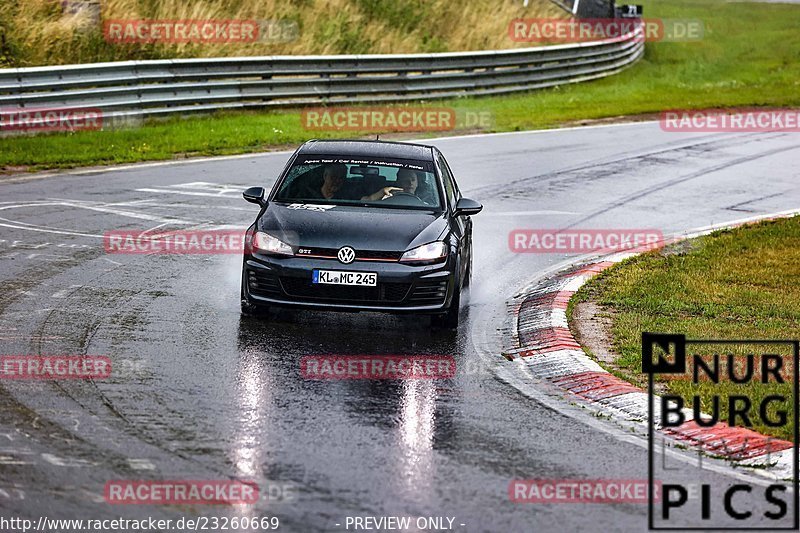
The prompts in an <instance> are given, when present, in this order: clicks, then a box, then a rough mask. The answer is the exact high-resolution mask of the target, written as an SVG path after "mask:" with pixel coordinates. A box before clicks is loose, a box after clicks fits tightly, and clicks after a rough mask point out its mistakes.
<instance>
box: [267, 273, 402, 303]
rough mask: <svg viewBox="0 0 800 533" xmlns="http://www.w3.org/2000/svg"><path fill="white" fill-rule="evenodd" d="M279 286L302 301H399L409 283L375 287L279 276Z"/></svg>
mask: <svg viewBox="0 0 800 533" xmlns="http://www.w3.org/2000/svg"><path fill="white" fill-rule="evenodd" d="M280 282H281V286H282V287H283V290H284V291H285V292H286V294H287V295H288V296H291V297H293V298H298V299H300V300H303V301H340V302H342V303H348V302H376V303H379V302H400V301H402V300H403V298H405V297H406V294H407V293H408V289H409V288H410V287H411V284H410V283H378V285H377V286H375V287H358V286H352V285H325V284H321V283H311V280H310V279H307V278H293V277H288V276H281V278H280Z"/></svg>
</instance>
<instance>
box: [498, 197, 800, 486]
mask: <svg viewBox="0 0 800 533" xmlns="http://www.w3.org/2000/svg"><path fill="white" fill-rule="evenodd" d="M797 213H798V210H792V211H787V212H782V213H776V214H772V215H768V216H763V217H755V218H751V219H746V220H742V221H737V222H734V223H729V224H725V225H719V226H713V227H709V228H704V229H702V230H698V231H696V232H693V233H690V234H686V235H682V236H678V237H672V238H669V239H665V240H664V241H663V242H660V243H657V244H655V245H651V246H649V247H646V248H638V249H631V250H626V251H624V252H611V253H606V254H602V253H601V254H600V255H599V256H596V257H595V258H594V259H592V260H590V261H588V262H587V261H585V262H582V263H581V264H579V265H578V266H572V267H569V268H567V269H565V270H562V271H561V272H559V273H557V274H555V275H553V276H550V277H548V278H545V279H542V280H539V281H537V282H535V283H534V284H532V285H529V286H528V287H526V288H525V289H524V290H523V291H521V293H519V294H518V296H517V297H516V298H515V300H514V301H513V302H511V303H510V305H509V308H510V310H511V312H512V313H513V315H514V319H515V325H514V327H513V328H512V330H511V336H512V339H513V346H514V348H512V349H507V350H506V351H505V352H504V353H505V355H506V357H507V358H508V359H511V360H512V361H513V362H514V363H516V364H519V365H523V366H524V370H525V373H526V374H527V375H529V376H530V377H532V378H534V379H538V380H544V381H547V382H550V383H552V384H553V385H555V386H556V387H558V388H560V389H561V390H562V391H564V392H566V393H567V394H568V395H569V396H572V397H574V398H576V399H579V400H580V401H581V402H582V403H583V404H584V405H587V406H589V407H590V408H594V409H595V410H597V411H598V412H601V413H603V414H604V415H607V416H610V417H611V418H612V419H616V420H621V421H625V422H634V423H636V424H641V425H645V426H646V424H647V421H648V396H647V393H646V392H645V391H643V390H641V389H640V388H638V387H636V386H634V385H632V384H630V383H628V382H627V381H624V380H622V379H620V378H618V377H616V376H614V375H612V374H611V373H609V372H608V371H606V370H604V369H603V368H602V367H601V366H600V365H599V364H597V362H595V361H594V360H592V359H591V358H589V357H588V356H587V355H586V353H584V351H583V350H582V348H581V346H580V344H579V343H578V342H577V341H576V340H575V337H574V336H573V335H572V333H571V332H570V330H569V327H568V324H567V314H566V310H567V305H568V303H569V301H570V299H571V298H572V296H573V295H574V294H575V292H577V290H578V289H579V288H580V287H581V286H583V285H584V284H585V283H586V282H587V281H588V280H589V279H591V278H592V277H593V276H596V275H597V274H599V273H600V272H602V271H603V270H605V269H607V268H609V267H611V266H613V265H615V264H616V263H619V262H621V261H623V260H624V259H627V258H629V257H633V256H635V255H638V254H641V253H644V252H646V251H649V250H652V249H655V248H661V247H663V246H665V245H667V244H672V243H675V242H679V241H682V240H686V239H689V238H694V237H699V236H702V235H706V234H708V233H711V232H712V231H716V230H718V229H725V228H733V227H738V226H741V225H745V224H748V223H752V222H756V221H760V220H769V219H776V218H785V217H789V216H793V215H795V214H797ZM656 398H657V397H656ZM656 404H658V402H657V401H656ZM684 415H685V417H686V418H685V420H686V422H684V423H683V424H682V425H680V426H678V427H670V428H663V427H662V425H661V423H660V420H659V415H658V413H654V423H655V429H656V431H657V432H658V433H659V434H660V435H662V436H665V437H666V438H667V439H669V440H670V441H673V442H675V443H677V444H680V445H682V446H684V447H688V448H693V449H697V450H698V451H700V450H702V451H703V452H705V453H707V454H709V455H711V456H715V457H722V458H724V459H726V460H728V461H731V462H735V464H736V465H738V466H751V467H758V472H759V473H761V474H764V475H767V476H769V477H774V478H777V479H790V478H792V476H793V461H794V460H795V457H794V450H793V446H792V443H791V442H788V441H785V440H778V439H775V438H773V437H767V436H765V435H761V434H759V433H757V432H755V431H751V430H748V429H746V428H739V427H728V426H726V425H725V424H723V423H719V424H716V425H715V426H714V427H711V428H706V427H701V426H698V425H697V424H696V423H695V422H694V420H693V418H694V417H693V413H692V410H691V409H684Z"/></svg>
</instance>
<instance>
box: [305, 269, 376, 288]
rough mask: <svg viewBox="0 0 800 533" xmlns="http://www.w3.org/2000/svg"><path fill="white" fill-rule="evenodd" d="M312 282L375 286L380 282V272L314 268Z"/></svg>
mask: <svg viewBox="0 0 800 533" xmlns="http://www.w3.org/2000/svg"><path fill="white" fill-rule="evenodd" d="M311 282H312V283H322V284H326V285H360V286H362V287H375V286H376V285H377V284H378V274H377V273H375V272H341V271H338V270H314V271H312V273H311Z"/></svg>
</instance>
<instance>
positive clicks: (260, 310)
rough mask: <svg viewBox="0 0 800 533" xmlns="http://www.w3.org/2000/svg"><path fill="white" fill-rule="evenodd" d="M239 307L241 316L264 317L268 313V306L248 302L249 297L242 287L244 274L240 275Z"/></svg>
mask: <svg viewBox="0 0 800 533" xmlns="http://www.w3.org/2000/svg"><path fill="white" fill-rule="evenodd" d="M241 307H242V316H246V317H258V318H264V317H265V316H267V315H268V314H269V308H268V307H265V306H263V305H256V304H254V303H251V302H250V299H249V298H248V297H247V292H246V291H245V288H244V276H242V290H241Z"/></svg>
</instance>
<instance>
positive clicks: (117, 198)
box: [0, 123, 800, 531]
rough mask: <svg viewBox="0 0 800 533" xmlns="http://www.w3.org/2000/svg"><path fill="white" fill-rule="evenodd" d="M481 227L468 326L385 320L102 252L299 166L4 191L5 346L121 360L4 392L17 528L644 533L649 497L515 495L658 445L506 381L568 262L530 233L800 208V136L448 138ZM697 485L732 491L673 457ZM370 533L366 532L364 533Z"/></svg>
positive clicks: (114, 173) (615, 133) (217, 216)
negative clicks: (376, 366) (520, 481)
mask: <svg viewBox="0 0 800 533" xmlns="http://www.w3.org/2000/svg"><path fill="white" fill-rule="evenodd" d="M434 143H435V144H436V145H437V146H439V147H440V149H441V150H442V151H443V152H444V154H445V156H446V157H447V158H448V160H449V162H450V164H451V166H452V167H453V170H454V171H455V174H456V178H457V180H458V182H459V184H460V187H461V190H462V193H463V194H464V195H465V196H468V197H471V198H474V199H476V200H478V201H481V202H482V203H483V204H484V205H485V209H484V212H483V213H481V214H480V215H478V216H476V217H474V223H475V230H474V231H475V234H474V242H475V263H474V265H475V267H474V278H473V288H472V290H471V294H470V297H469V302H468V303H467V304H465V305H466V306H467V316H466V320H465V321H464V323H463V324H462V326H461V328H460V329H459V331H458V333H457V334H456V335H454V336H453V335H448V334H445V333H434V332H431V331H429V328H428V324H427V322H425V321H424V320H416V319H414V318H411V317H400V318H398V317H391V316H384V315H377V314H366V313H365V314H341V315H339V314H332V315H331V314H320V313H315V312H301V313H296V314H289V313H284V314H281V315H279V316H278V317H277V320H275V321H274V322H268V323H264V322H259V321H253V320H243V319H242V318H240V314H239V282H240V265H241V259H240V257H238V256H236V255H215V256H168V255H157V256H127V255H107V254H105V253H104V252H103V248H102V239H101V236H102V234H103V233H104V232H106V231H109V230H116V229H148V228H155V227H160V228H166V229H188V228H201V227H226V226H231V227H233V226H246V225H248V224H249V223H250V222H251V221H252V219H253V217H254V216H255V215H256V213H257V209H256V208H255V206H252V205H250V204H247V203H245V202H244V201H243V200H242V199H241V190H242V189H243V188H245V187H246V186H252V185H264V186H271V185H272V183H273V181H274V178H275V177H276V176H277V175H278V173H279V172H280V170H281V168H282V167H283V165H284V164H285V162H286V160H287V158H288V155H289V154H288V153H275V154H262V155H256V156H246V157H237V158H226V159H221V160H215V161H200V162H189V163H182V164H170V165H163V164H161V165H144V166H133V167H130V168H125V169H115V170H103V171H98V172H90V173H74V174H67V175H60V176H58V177H48V178H44V179H32V178H31V177H23V178H22V179H20V180H15V179H11V180H9V179H8V178H0V191H2V194H1V195H0V198H2V202H0V211H1V212H0V343H1V345H2V350H0V352H1V353H2V354H97V355H108V356H109V357H110V358H111V360H112V362H113V365H114V369H115V370H114V373H113V375H112V376H111V378H109V379H107V380H102V381H101V380H98V381H95V382H83V381H70V382H65V381H62V382H59V383H55V382H10V381H7V382H5V383H2V384H0V387H1V388H0V515H2V516H5V517H10V516H22V517H29V518H34V519H36V518H38V517H39V516H41V515H43V514H44V515H47V516H48V517H50V518H112V517H118V516H121V517H129V518H133V517H146V516H153V517H164V518H173V519H176V518H180V517H181V516H187V517H193V516H197V515H207V516H213V515H216V516H222V515H230V516H233V515H239V516H250V517H257V516H277V517H279V519H280V520H281V530H285V531H345V530H346V529H345V519H346V517H348V516H351V517H352V516H367V515H370V516H397V515H399V516H413V517H417V516H432V517H451V518H454V522H453V528H454V530H456V531H554V530H560V531H641V530H644V529H645V528H646V524H647V522H646V517H647V512H646V507H645V506H643V505H636V504H626V505H598V504H595V505H549V506H547V505H532V504H515V503H511V502H510V501H509V498H508V494H507V489H508V485H509V481H510V480H511V479H514V478H558V479H598V478H621V479H643V478H646V475H647V470H646V468H647V462H646V457H647V455H646V449H645V448H643V447H642V446H641V443H638V444H637V443H636V442H631V439H630V438H629V437H623V436H621V435H619V434H618V433H619V432H615V431H614V430H608V431H606V430H603V428H599V427H598V425H602V424H607V425H608V426H609V427H610V426H611V423H610V422H603V421H595V423H588V422H587V421H585V420H582V419H581V417H580V416H577V415H575V416H573V415H570V413H569V411H570V407H569V405H567V403H566V402H564V409H563V410H562V409H555V410H554V409H553V408H551V406H548V405H545V404H543V403H541V402H539V401H537V400H536V399H532V398H528V397H526V396H524V395H522V394H521V393H520V392H518V391H517V390H516V389H514V388H513V387H512V386H510V385H509V384H507V383H505V382H504V381H502V380H500V379H498V377H497V375H496V374H497V370H498V368H500V367H502V366H503V365H506V364H508V363H507V362H506V361H505V360H504V359H503V358H502V357H500V355H499V353H500V351H501V348H502V346H503V345H504V343H505V342H507V341H505V340H504V338H503V336H504V335H505V334H504V333H503V331H502V329H501V328H502V327H503V325H504V323H505V311H504V303H505V301H506V300H507V299H508V298H509V297H510V296H511V295H513V294H514V293H515V291H516V290H518V289H519V288H520V287H521V286H523V285H525V284H526V283H527V282H528V281H529V280H531V279H532V278H533V277H535V276H536V275H537V274H539V273H541V272H543V271H544V270H546V269H548V268H550V267H552V266H553V265H555V264H557V263H560V262H562V261H564V259H565V256H562V255H538V254H525V255H515V254H513V253H511V252H510V251H509V248H508V243H507V239H508V233H509V231H511V230H512V229H515V228H562V227H567V226H570V227H578V228H656V229H660V230H662V231H663V232H664V233H665V234H668V233H672V232H677V231H684V230H688V229H691V228H696V227H700V226H705V225H709V224H715V223H722V222H726V221H731V220H736V219H741V218H744V217H747V216H753V215H757V214H763V213H771V212H776V211H781V210H787V209H792V208H797V207H798V206H800V166H798V165H797V161H798V157H799V156H800V134H788V133H761V134H678V133H666V132H662V131H660V130H659V128H658V125H657V124H654V123H641V124H632V125H617V126H610V127H596V128H586V129H575V130H562V131H552V132H540V133H525V134H513V135H496V136H483V137H466V138H452V139H442V140H437V141H434ZM319 354H336V355H361V354H393V355H412V354H420V355H452V356H453V357H454V358H455V359H456V362H457V368H459V371H458V373H457V375H456V377H455V378H453V379H451V380H436V381H407V382H400V381H338V382H337V381H309V380H304V379H303V378H302V377H301V375H300V372H299V360H300V358H301V357H303V356H305V355H319ZM675 467H676V468H678V469H679V472H680V474H677V475H679V476H682V477H683V478H685V480H687V481H692V482H695V483H697V482H701V481H702V482H708V483H711V484H712V485H714V486H717V485H721V484H728V483H730V478H729V477H728V476H725V475H723V474H720V473H716V472H712V471H710V470H703V471H699V470H697V469H696V468H695V466H694V465H693V464H691V463H688V462H687V463H682V462H676V466H675ZM221 478H240V479H250V480H253V481H256V482H257V483H258V484H259V486H260V487H261V492H262V498H261V500H260V501H259V503H258V504H256V505H252V506H248V507H244V508H233V509H231V508H225V507H154V506H112V505H109V504H107V503H105V502H104V499H103V487H104V485H105V483H106V482H107V481H108V480H111V479H221ZM350 530H352V528H351V529H350Z"/></svg>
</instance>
